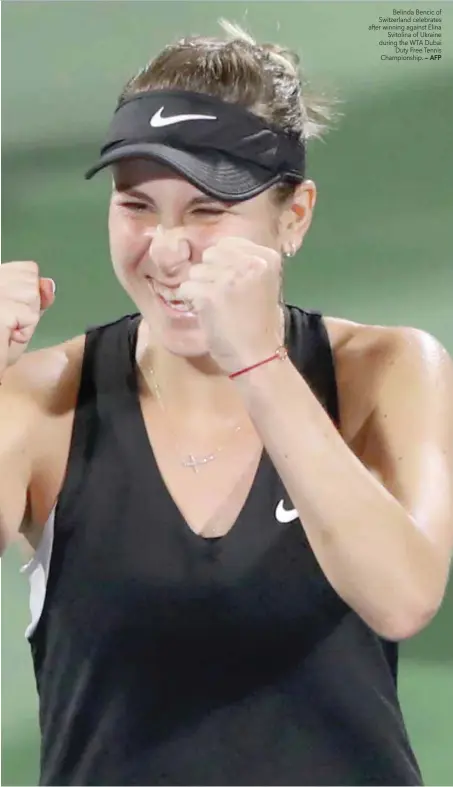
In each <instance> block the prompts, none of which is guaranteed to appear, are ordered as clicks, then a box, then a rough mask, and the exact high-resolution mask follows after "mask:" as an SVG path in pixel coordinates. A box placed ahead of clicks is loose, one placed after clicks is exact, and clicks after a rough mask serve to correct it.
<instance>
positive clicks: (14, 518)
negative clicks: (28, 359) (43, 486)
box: [0, 376, 35, 554]
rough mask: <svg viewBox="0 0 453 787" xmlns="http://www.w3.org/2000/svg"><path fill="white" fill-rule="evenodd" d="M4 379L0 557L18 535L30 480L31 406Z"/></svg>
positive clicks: (0, 422) (0, 432)
mask: <svg viewBox="0 0 453 787" xmlns="http://www.w3.org/2000/svg"><path fill="white" fill-rule="evenodd" d="M6 377H7V376H5V378H4V383H3V384H2V386H1V387H0V554H2V553H3V551H4V550H5V548H6V547H7V546H8V544H9V543H10V542H11V540H12V539H13V538H14V537H15V536H16V535H17V533H18V531H19V528H20V526H21V524H22V522H23V520H24V517H25V513H26V508H27V492H28V486H29V483H30V478H31V452H30V441H29V436H30V433H31V429H32V423H33V420H34V417H35V408H34V405H33V402H32V401H31V400H30V399H29V398H28V397H27V396H26V395H25V394H24V393H22V392H21V391H20V390H18V389H17V388H16V386H15V385H9V384H8V383H7V382H6Z"/></svg>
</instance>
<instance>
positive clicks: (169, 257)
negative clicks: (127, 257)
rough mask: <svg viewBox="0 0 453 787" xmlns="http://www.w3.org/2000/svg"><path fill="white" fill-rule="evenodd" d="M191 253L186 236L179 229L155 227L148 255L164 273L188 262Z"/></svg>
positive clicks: (167, 273)
mask: <svg viewBox="0 0 453 787" xmlns="http://www.w3.org/2000/svg"><path fill="white" fill-rule="evenodd" d="M191 254H192V249H191V244H190V241H189V239H188V237H187V236H186V235H185V234H184V233H183V232H182V231H181V230H180V229H171V230H164V229H163V227H161V226H159V227H157V229H156V232H155V234H154V238H153V240H152V243H151V246H150V257H151V260H152V261H153V262H154V264H155V265H156V266H157V267H158V268H159V269H160V271H162V272H163V273H164V274H165V275H170V274H171V273H173V272H175V271H178V270H179V269H180V268H181V266H182V265H184V264H185V263H188V262H190V259H191Z"/></svg>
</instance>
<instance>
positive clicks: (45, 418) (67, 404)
mask: <svg viewBox="0 0 453 787" xmlns="http://www.w3.org/2000/svg"><path fill="white" fill-rule="evenodd" d="M83 347H84V337H76V338H75V339H71V340H70V341H68V342H65V343H64V344H62V345H58V346H56V347H50V348H47V349H44V350H37V351H35V352H30V353H26V354H25V355H24V356H22V358H21V359H20V360H19V361H18V362H17V363H16V364H15V365H14V366H11V367H10V368H9V369H8V370H7V371H6V373H5V374H4V376H3V379H2V385H1V386H0V552H3V551H4V550H5V548H6V547H7V546H8V544H9V543H10V542H11V540H13V539H14V538H15V537H16V536H17V534H18V532H19V530H20V528H21V525H22V524H23V523H25V517H26V515H27V514H28V502H29V493H30V487H31V484H32V479H33V475H34V473H36V471H37V469H39V468H38V466H39V465H40V463H41V461H42V456H43V446H44V448H45V451H44V453H45V454H46V460H45V461H47V459H48V455H49V450H50V452H52V451H54V450H55V443H56V442H58V441H57V440H55V439H51V440H50V441H49V439H48V436H49V434H50V433H51V431H50V428H49V425H50V424H51V423H56V422H58V417H59V416H60V415H61V414H62V413H65V412H66V411H68V410H71V408H73V406H74V401H75V397H76V395H77V390H78V381H79V374H80V366H81V358H82V355H83ZM52 435H54V436H55V429H53V430H52Z"/></svg>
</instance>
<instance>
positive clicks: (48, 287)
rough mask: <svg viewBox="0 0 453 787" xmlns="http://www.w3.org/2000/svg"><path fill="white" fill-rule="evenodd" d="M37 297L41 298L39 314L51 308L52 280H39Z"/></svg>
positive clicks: (53, 292)
mask: <svg viewBox="0 0 453 787" xmlns="http://www.w3.org/2000/svg"><path fill="white" fill-rule="evenodd" d="M39 295H40V298H41V313H42V312H45V311H46V310H47V309H49V308H50V306H52V304H53V302H54V300H55V282H54V280H53V279H44V278H41V279H40V280H39Z"/></svg>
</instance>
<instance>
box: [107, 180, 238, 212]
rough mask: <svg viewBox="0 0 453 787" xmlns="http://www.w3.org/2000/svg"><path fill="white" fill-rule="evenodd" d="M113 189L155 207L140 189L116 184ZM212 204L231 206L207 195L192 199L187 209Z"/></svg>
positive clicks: (151, 199) (152, 201)
mask: <svg viewBox="0 0 453 787" xmlns="http://www.w3.org/2000/svg"><path fill="white" fill-rule="evenodd" d="M113 188H114V191H116V192H117V193H127V194H129V195H130V196H131V197H135V198H136V199H140V200H142V201H143V202H147V203H148V204H150V205H155V204H156V203H155V201H154V200H153V198H152V197H150V196H149V195H148V194H146V193H145V192H144V191H141V190H140V189H136V188H134V187H133V186H129V185H128V184H127V183H117V184H116V185H115V184H114V186H113ZM213 202H215V203H217V204H219V205H225V206H228V205H230V204H231V203H229V202H224V201H223V200H221V199H217V198H216V197H210V196H209V195H208V194H200V195H198V196H197V197H193V198H192V199H191V200H190V201H189V203H188V207H193V206H195V205H206V204H212V203H213Z"/></svg>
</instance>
